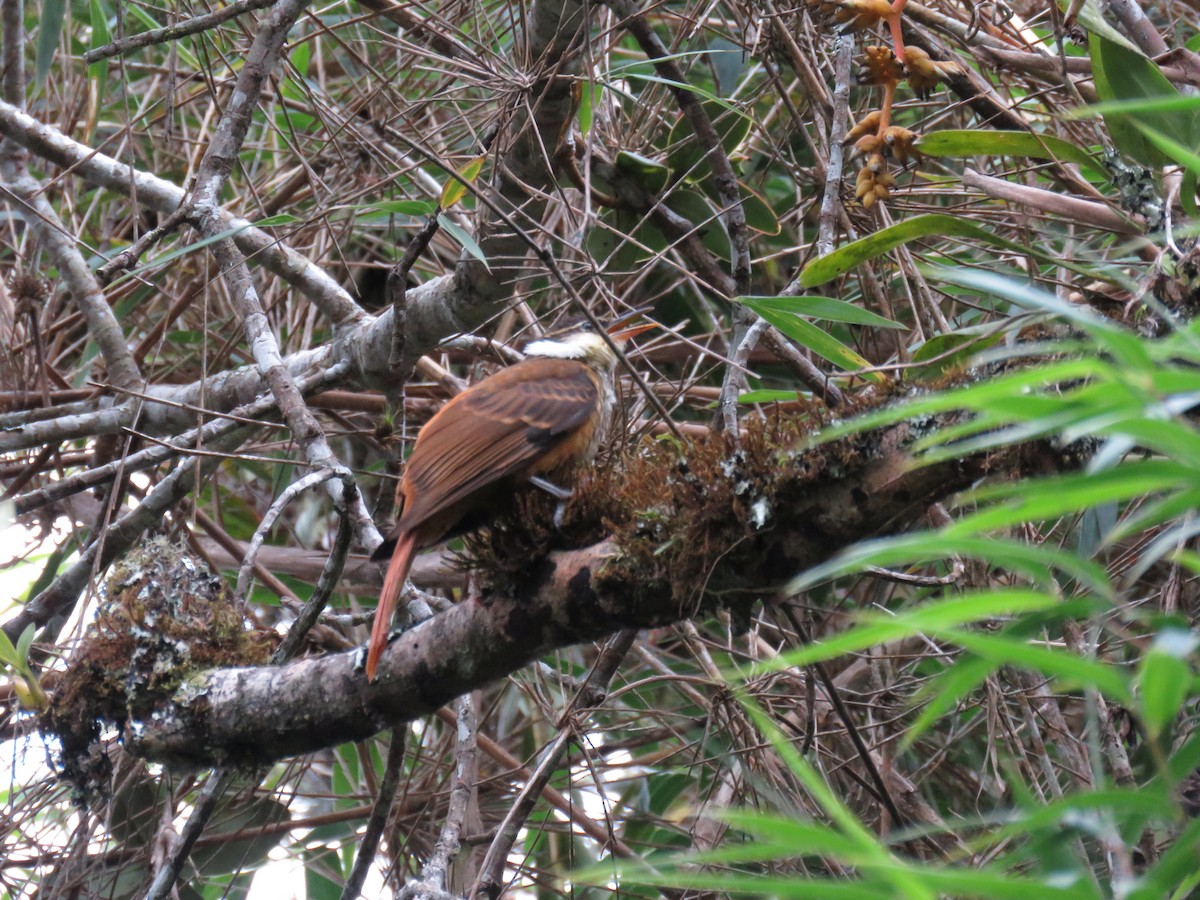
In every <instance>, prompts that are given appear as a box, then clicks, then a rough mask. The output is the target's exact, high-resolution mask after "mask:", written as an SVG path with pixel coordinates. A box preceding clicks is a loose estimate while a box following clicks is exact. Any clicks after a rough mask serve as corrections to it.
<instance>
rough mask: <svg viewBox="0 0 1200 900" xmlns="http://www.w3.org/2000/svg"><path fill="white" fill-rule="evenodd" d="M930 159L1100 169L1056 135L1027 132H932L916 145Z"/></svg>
mask: <svg viewBox="0 0 1200 900" xmlns="http://www.w3.org/2000/svg"><path fill="white" fill-rule="evenodd" d="M916 149H918V150H920V151H921V152H922V153H924V154H925V155H926V156H953V157H970V156H1025V157H1029V158H1031V159H1055V160H1061V161H1063V162H1073V163H1078V164H1079V165H1081V166H1090V167H1091V168H1093V169H1099V164H1098V163H1097V162H1096V160H1095V159H1094V158H1093V157H1092V156H1091V154H1089V153H1088V152H1087V151H1086V150H1083V149H1082V148H1080V147H1077V146H1075V145H1074V144H1072V143H1070V142H1068V141H1064V140H1063V139H1062V138H1058V137H1055V136H1054V135H1052V134H1033V133H1030V132H1027V131H988V130H985V129H978V128H976V129H963V130H954V129H950V130H947V131H931V132H929V133H928V134H923V135H921V137H920V138H919V139H918V140H917V142H916Z"/></svg>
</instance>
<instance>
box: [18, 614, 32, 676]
mask: <svg viewBox="0 0 1200 900" xmlns="http://www.w3.org/2000/svg"><path fill="white" fill-rule="evenodd" d="M35 634H37V626H36V625H34V624H33V623H32V622H30V623H29V624H28V625H26V626H25V630H24V631H22V632H21V636H20V637H19V638H17V647H16V650H17V659H18V660H20V663H21V665H22V666H27V664H28V662H29V648H30V647H32V646H33V636H34V635H35Z"/></svg>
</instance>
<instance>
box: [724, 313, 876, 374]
mask: <svg viewBox="0 0 1200 900" xmlns="http://www.w3.org/2000/svg"><path fill="white" fill-rule="evenodd" d="M745 299H749V298H745ZM746 306H748V307H750V308H751V309H754V311H755V312H756V313H758V314H759V315H760V316H762V317H763V318H764V319H766V320H767V321H768V322H770V323H771V324H772V325H774V326H775V327H776V328H778V329H779V330H780V331H781V332H783V333H784V334H785V335H787V336H788V337H789V338H791V339H792V340H793V341H795V342H796V343H797V344H800V345H801V346H803V347H807V348H808V349H809V350H811V351H812V352H813V353H815V354H817V356H819V357H821V358H822V359H827V360H829V362H831V363H833V364H834V365H836V366H841V367H842V368H843V369H845V370H847V371H850V372H861V374H862V377H863V378H865V379H867V380H868V381H873V382H875V383H876V384H880V383H882V382H883V376H881V375H880V374H879V373H878V372H867V371H863V370H866V369H869V368H871V364H870V363H869V362H868V361H867V360H865V359H863V358H862V357H861V356H859V355H858V354H857V353H855V352H854V351H853V350H851V349H850V348H849V347H847V346H846V345H845V344H843V343H842V342H841V341H839V340H838V339H837V338H835V337H834V336H833V335H831V334H828V333H826V332H824V331H822V330H821V329H820V328H818V327H817V326H816V325H813V324H812V323H811V322H806V321H804V319H801V318H798V317H796V316H795V315H793V314H792V313H781V312H778V311H777V310H774V309H771V308H769V307H763V308H762V309H761V310H759V309H755V307H754V305H753V304H751V303H746Z"/></svg>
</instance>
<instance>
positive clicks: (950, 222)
mask: <svg viewBox="0 0 1200 900" xmlns="http://www.w3.org/2000/svg"><path fill="white" fill-rule="evenodd" d="M925 237H962V238H970V239H972V240H976V241H980V242H982V243H985V244H990V245H992V246H994V247H999V248H1001V249H1003V250H1008V251H1010V252H1014V253H1020V254H1021V255H1023V256H1028V255H1032V256H1034V257H1035V258H1036V259H1039V260H1041V261H1042V262H1045V263H1047V264H1053V265H1058V266H1062V267H1064V268H1067V269H1070V270H1071V271H1073V272H1078V273H1079V274H1083V275H1087V276H1088V277H1090V278H1096V277H1100V278H1103V280H1105V281H1111V280H1112V275H1111V273H1110V274H1109V275H1107V276H1106V275H1102V274H1100V273H1098V272H1097V271H1095V270H1094V269H1091V268H1089V267H1088V266H1083V265H1079V264H1078V263H1075V262H1073V261H1071V260H1067V259H1063V258H1061V257H1060V256H1055V255H1053V254H1050V253H1046V252H1044V251H1041V250H1038V249H1036V248H1032V247H1030V246H1028V245H1023V244H1017V243H1015V242H1014V241H1009V240H1007V239H1005V238H1002V237H1000V236H999V235H996V234H994V233H993V232H991V231H988V230H987V229H985V228H982V227H980V226H979V225H976V224H975V223H974V222H972V221H970V220H968V219H967V218H965V217H961V216H959V217H956V216H951V215H946V214H944V213H927V214H925V215H921V216H913V217H912V218H909V219H904V220H903V221H901V222H897V223H896V224H895V225H890V226H888V227H887V228H882V229H880V230H879V231H877V232H875V233H874V234H869V235H867V236H866V237H864V238H859V239H858V240H857V241H851V242H850V243H849V244H846V245H844V246H842V247H839V248H838V249H836V250H834V251H833V252H832V253H827V254H825V255H824V256H822V257H820V258H819V259H814V260H813V261H812V262H810V263H809V264H808V265H807V266H805V267H804V269H803V270H802V271H801V272H800V286H801V287H804V288H812V287H817V286H818V285H821V284H826V283H827V282H830V281H833V279H835V278H837V277H838V276H839V275H844V274H845V273H846V272H849V271H850V270H851V269H853V268H855V267H856V266H858V265H861V264H862V263H864V262H866V261H867V260H869V259H875V258H876V257H878V256H882V255H883V254H885V253H887V252H889V251H891V250H894V249H895V248H897V247H899V246H900V245H901V244H907V243H910V242H912V241H916V240H920V239H921V238H925Z"/></svg>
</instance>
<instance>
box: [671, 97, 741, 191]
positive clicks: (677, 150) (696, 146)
mask: <svg viewBox="0 0 1200 900" xmlns="http://www.w3.org/2000/svg"><path fill="white" fill-rule="evenodd" d="M697 93H701V92H700V91H697ZM704 93H705V96H707V99H708V102H705V103H703V104H702V106H703V107H704V111H705V112H706V113H708V118H709V121H711V122H712V126H713V130H714V131H716V133H717V137H718V138H719V139H720V141H721V149H723V150H724V151H725V154H726V155H727V156H728V155H732V154H734V153H736V152H737V150H738V148H739V147H741V145H742V144H743V143H744V142H745V140H746V137H747V136H748V135H749V134H750V127H751V125H753V124H754V120H753V119H752V118H751V117H750V116H748V115H746V114H745V113H744V112H742V111H741V110H739V109H738V108H737V107H736V106H733V105H732V104H730V103H727V102H726V101H724V100H720V99H719V98H717V97H714V96H712V95H709V94H707V92H704ZM667 146H668V147H669V148H670V150H669V152H668V160H667V161H668V164H669V165H670V167H671V171H672V172H673V173H674V175H675V177H676V178H685V177H686V178H691V179H694V180H696V181H700V180H702V179H704V178H706V177H708V175H709V174H710V173H711V171H712V169H711V168H710V166H709V163H708V159H707V157H706V153H705V150H704V147H703V146H702V145H701V144H700V141H699V140H698V139H697V138H696V135H695V132H694V131H693V130H692V123H691V122H690V121H689V120H688V118H687V116H684V115H681V116H680V117H679V118H678V119H676V120H675V124H674V125H673V126H672V127H671V134H670V136H669V137H668V138H667Z"/></svg>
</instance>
